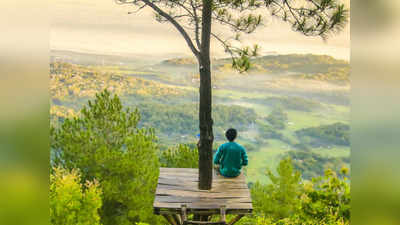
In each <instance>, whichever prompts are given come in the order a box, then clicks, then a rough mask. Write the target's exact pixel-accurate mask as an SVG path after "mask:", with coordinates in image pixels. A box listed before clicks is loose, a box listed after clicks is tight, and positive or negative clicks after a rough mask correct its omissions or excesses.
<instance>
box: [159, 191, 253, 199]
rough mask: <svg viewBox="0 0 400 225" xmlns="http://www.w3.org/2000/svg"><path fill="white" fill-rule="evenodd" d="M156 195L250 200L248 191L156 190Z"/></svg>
mask: <svg viewBox="0 0 400 225" xmlns="http://www.w3.org/2000/svg"><path fill="white" fill-rule="evenodd" d="M158 195H171V196H181V197H204V198H207V197H208V198H217V197H226V198H227V197H232V198H235V197H243V198H245V197H248V198H250V192H249V191H248V190H243V189H241V190H238V191H226V192H214V193H213V192H192V191H185V190H169V189H157V190H156V196H158Z"/></svg>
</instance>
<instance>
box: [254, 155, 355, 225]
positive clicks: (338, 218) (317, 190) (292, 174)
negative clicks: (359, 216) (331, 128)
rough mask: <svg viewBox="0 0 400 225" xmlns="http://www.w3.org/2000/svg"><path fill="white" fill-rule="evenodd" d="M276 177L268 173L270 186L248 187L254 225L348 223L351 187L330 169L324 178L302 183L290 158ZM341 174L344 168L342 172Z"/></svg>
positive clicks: (281, 165)
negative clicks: (253, 213)
mask: <svg viewBox="0 0 400 225" xmlns="http://www.w3.org/2000/svg"><path fill="white" fill-rule="evenodd" d="M277 170H278V175H277V176H275V175H273V174H272V173H271V172H269V173H268V175H269V176H270V177H271V181H272V184H268V185H262V184H260V183H256V184H254V185H253V187H252V188H251V194H252V198H253V203H254V209H255V213H256V215H257V216H255V217H250V218H248V219H249V220H250V221H252V222H253V224H260V225H261V224H262V225H272V224H279V225H280V224H282V225H283V224H296V225H297V224H298V225H300V224H301V225H303V224H307V225H313V224H328V225H339V224H340V225H343V224H349V221H350V186H349V183H348V181H347V178H343V179H340V178H338V176H337V175H336V173H335V172H333V171H332V170H326V172H325V175H324V176H323V177H318V178H314V179H312V180H311V181H302V180H301V178H300V173H299V172H298V171H296V170H295V169H294V167H293V165H292V162H291V159H290V158H286V159H284V160H282V161H281V163H280V164H279V167H278V169H277ZM341 173H342V174H343V175H345V174H346V173H347V170H346V169H343V170H342V171H341Z"/></svg>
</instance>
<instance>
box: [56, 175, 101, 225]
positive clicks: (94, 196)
mask: <svg viewBox="0 0 400 225" xmlns="http://www.w3.org/2000/svg"><path fill="white" fill-rule="evenodd" d="M52 172H53V173H52V174H50V194H49V198H50V199H49V204H50V222H51V224H52V225H100V216H99V214H98V209H99V208H100V207H101V189H100V187H99V184H98V182H97V181H96V180H94V181H93V182H89V181H86V183H85V184H84V185H83V184H82V183H83V181H82V180H81V176H80V174H79V173H78V171H77V170H72V171H70V172H69V171H67V170H65V169H62V168H53V171H52Z"/></svg>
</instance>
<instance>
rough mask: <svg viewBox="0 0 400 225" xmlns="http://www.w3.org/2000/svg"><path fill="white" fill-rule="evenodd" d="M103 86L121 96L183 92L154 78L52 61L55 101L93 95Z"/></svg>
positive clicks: (52, 91) (52, 86)
mask: <svg viewBox="0 0 400 225" xmlns="http://www.w3.org/2000/svg"><path fill="white" fill-rule="evenodd" d="M104 89H107V90H109V91H112V92H113V93H115V94H118V95H123V94H124V95H128V94H140V95H148V96H163V95H181V94H183V93H184V92H182V91H179V90H177V89H174V88H170V87H166V86H163V85H160V84H159V83H156V82H153V81H147V80H144V79H140V78H135V77H133V76H126V75H123V74H118V73H115V72H103V71H102V70H99V69H96V68H91V67H88V66H81V65H76V64H69V63H62V62H53V63H51V64H50V95H51V96H52V99H53V101H55V102H58V101H60V100H63V99H65V98H66V97H70V98H76V97H80V98H83V97H94V96H95V94H96V93H98V92H100V91H102V90H104Z"/></svg>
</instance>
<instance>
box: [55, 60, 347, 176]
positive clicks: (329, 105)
mask: <svg viewBox="0 0 400 225" xmlns="http://www.w3.org/2000/svg"><path fill="white" fill-rule="evenodd" d="M110 60H111V61H112V63H111V64H107V65H83V64H72V63H67V62H61V61H56V62H52V63H51V64H50V72H51V73H50V94H51V110H50V113H51V122H52V124H54V125H60V124H62V123H63V122H64V121H65V119H66V118H73V117H75V116H79V115H80V113H79V111H80V109H81V108H82V106H83V105H85V104H86V103H87V101H88V100H90V99H93V98H94V96H95V94H96V93H98V92H100V91H102V90H104V89H107V90H109V91H111V92H112V93H114V94H117V95H118V96H119V97H120V98H121V100H122V103H123V104H124V106H127V107H129V108H131V109H134V108H138V110H139V112H140V115H141V120H140V124H139V126H140V127H152V128H154V129H155V134H156V135H157V137H158V144H159V147H160V148H161V149H167V148H168V147H170V146H174V145H176V144H178V143H189V144H191V145H193V146H194V143H196V142H197V137H196V136H197V134H198V117H197V115H198V111H197V110H198V85H199V83H198V82H199V79H198V74H197V72H196V70H197V68H196V67H197V66H196V64H195V61H193V60H190V59H170V60H164V61H162V62H161V63H156V64H152V65H149V64H140V63H138V66H137V67H136V68H133V67H131V66H124V65H118V60H119V58H116V59H114V58H112V57H111V58H110ZM113 60H115V61H113ZM257 60H258V61H257ZM313 60H315V61H313ZM255 63H258V64H257V65H258V68H259V71H261V70H262V69H263V68H267V67H268V68H269V72H265V73H252V72H249V73H246V74H238V73H235V72H230V70H229V68H228V66H227V65H228V61H227V60H216V61H215V62H214V72H213V104H214V107H213V119H214V135H215V145H214V149H216V148H217V147H218V145H219V144H221V143H223V142H224V141H225V138H224V131H225V130H226V129H228V128H230V127H235V128H237V129H238V130H239V137H238V141H239V142H240V143H242V144H243V146H245V148H246V149H247V151H248V153H249V159H250V161H251V162H252V163H251V164H250V165H249V167H248V169H247V174H248V179H249V181H250V182H253V181H256V180H258V181H261V182H268V180H267V177H266V175H265V170H266V169H267V168H274V167H276V166H277V164H278V162H279V160H280V159H282V158H283V157H285V156H287V155H288V154H291V153H290V152H292V151H299V150H300V151H308V152H309V154H308V155H311V156H308V155H307V157H311V158H314V159H318V161H316V162H315V163H316V164H317V166H316V167H318V168H329V167H331V166H334V167H335V168H332V169H335V170H337V168H338V167H340V166H341V165H347V166H348V160H347V159H348V158H349V154H350V148H349V146H348V143H347V142H346V144H345V145H343V144H342V142H341V140H342V139H343V137H345V136H343V135H336V134H335V133H333V134H332V133H330V130H331V128H332V129H334V128H335V126H336V125H335V124H338V123H340V124H348V122H349V112H350V110H349V107H348V103H349V97H348V95H349V90H350V86H349V84H348V83H346V82H344V83H337V82H333V81H329V80H327V77H326V73H325V72H326V71H329V70H331V69H332V68H341V69H343V68H347V67H348V64H347V63H346V62H343V61H341V60H335V59H333V58H331V57H326V56H313V55H284V56H265V57H260V58H257V59H255ZM221 68H224V69H221ZM285 68H286V69H285ZM313 68H314V69H313ZM315 68H318V70H317V69H315ZM254 70H256V69H254ZM263 70H264V69H263ZM265 70H266V69H265ZM290 70H293V71H292V72H289V71H290ZM315 71H319V72H320V73H323V74H324V75H323V76H324V77H325V78H324V79H320V78H318V79H317V78H309V77H308V78H305V77H299V75H300V74H303V73H305V72H306V73H314V72H315ZM328 77H329V76H328ZM300 131H301V132H300ZM314 133H315V134H319V133H321V134H322V135H314ZM324 134H326V135H324ZM331 134H332V135H331ZM321 143H323V144H321ZM292 155H293V154H292ZM303 155H304V154H303ZM303 155H301V156H303ZM301 160H302V159H300V161H296V163H297V164H296V167H297V168H301V169H302V170H303V173H304V174H305V175H306V176H309V175H310V174H319V173H320V172H321V171H323V169H320V170H317V171H314V170H313V171H310V169H307V168H309V166H308V164H309V162H308V161H307V162H306V161H304V163H306V164H305V165H301V163H302V161H301ZM310 160H311V161H312V160H313V159H310ZM307 163H308V164H307ZM313 165H314V164H313Z"/></svg>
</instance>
